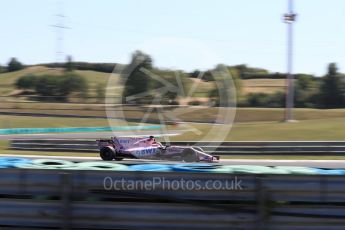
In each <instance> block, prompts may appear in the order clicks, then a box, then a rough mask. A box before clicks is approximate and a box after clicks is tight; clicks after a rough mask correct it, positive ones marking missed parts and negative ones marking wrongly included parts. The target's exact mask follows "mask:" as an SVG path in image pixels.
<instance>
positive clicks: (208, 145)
mask: <svg viewBox="0 0 345 230" xmlns="http://www.w3.org/2000/svg"><path fill="white" fill-rule="evenodd" d="M169 144H170V145H180V146H199V147H201V148H202V149H203V150H204V151H205V152H207V153H212V154H214V155H260V154H266V155H287V154H289V155H307V156H308V155H312V156H316V155H320V156H324V155H333V156H345V142H344V141H286V142H285V141H270V142H259V141H258V142H255V141H249V142H248V141H230V142H221V143H220V142H189V141H179V142H171V143H169ZM10 148H11V149H17V150H31V151H60V152H64V151H65V152H98V151H99V150H98V147H97V145H96V142H95V140H70V139H48V140H29V139H22V140H12V141H11V147H10Z"/></svg>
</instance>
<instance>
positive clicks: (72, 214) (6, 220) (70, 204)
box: [0, 169, 345, 230]
mask: <svg viewBox="0 0 345 230" xmlns="http://www.w3.org/2000/svg"><path fill="white" fill-rule="evenodd" d="M0 173H1V177H0V228H1V229H2V228H4V229H5V228H6V229H7V228H17V229H18V228H20V229H31V228H33V229H34V228H39V227H41V228H54V229H313V230H314V229H327V230H329V229H344V225H345V204H344V200H345V177H344V176H316V175H314V176H312V175H309V176H306V175H268V174H267V175H260V176H259V175H248V174H237V175H229V174H211V173H178V172H126V171H117V172H109V171H78V170H76V171H74V170H73V171H64V170H28V169H25V170H24V169H0ZM105 178H108V179H106V180H105ZM182 179H183V180H184V181H185V182H182ZM122 180H124V182H123V185H122V187H121V181H122ZM116 181H120V182H119V184H117V187H115V186H114V184H115V182H116ZM131 181H133V182H134V183H138V184H139V183H140V182H143V183H144V182H145V181H150V182H151V185H147V187H145V188H140V186H138V187H135V186H134V187H126V186H129V185H130V184H132V182H131ZM209 181H211V185H210V184H209V185H208V186H211V187H205V186H206V185H207V183H209ZM235 181H237V182H238V184H239V186H236V185H234V184H233V186H232V187H231V184H230V185H229V184H228V185H226V183H231V182H234V183H236V182H235ZM239 181H240V182H239ZM212 182H213V183H214V184H213V185H212ZM182 183H185V187H184V188H183V187H182ZM153 184H154V186H153ZM188 184H189V185H188ZM197 184H199V185H200V187H196V185H197ZM187 185H188V187H187ZM119 186H120V187H119ZM169 186H170V187H169ZM193 186H194V187H193ZM212 186H213V187H212ZM226 186H227V187H226Z"/></svg>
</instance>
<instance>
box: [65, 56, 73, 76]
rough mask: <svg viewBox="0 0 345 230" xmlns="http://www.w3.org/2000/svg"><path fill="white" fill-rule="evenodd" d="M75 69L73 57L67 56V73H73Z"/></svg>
mask: <svg viewBox="0 0 345 230" xmlns="http://www.w3.org/2000/svg"><path fill="white" fill-rule="evenodd" d="M74 69H75V66H74V63H73V59H72V56H71V55H68V56H67V60H66V67H65V70H66V71H67V72H72V71H73V70H74Z"/></svg>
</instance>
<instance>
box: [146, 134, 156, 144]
mask: <svg viewBox="0 0 345 230" xmlns="http://www.w3.org/2000/svg"><path fill="white" fill-rule="evenodd" d="M147 141H149V142H150V143H151V144H153V143H154V142H156V139H155V137H154V136H149V139H147Z"/></svg>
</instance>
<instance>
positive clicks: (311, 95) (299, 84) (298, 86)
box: [295, 74, 320, 108]
mask: <svg viewBox="0 0 345 230" xmlns="http://www.w3.org/2000/svg"><path fill="white" fill-rule="evenodd" d="M319 90H320V79H318V78H316V77H314V76H312V75H306V74H299V75H297V76H296V80H295V107H300V108H312V107H317V106H318V104H319V97H320V96H319Z"/></svg>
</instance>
